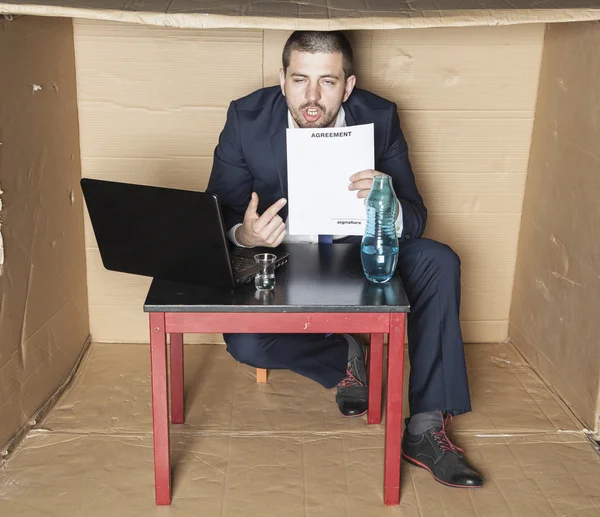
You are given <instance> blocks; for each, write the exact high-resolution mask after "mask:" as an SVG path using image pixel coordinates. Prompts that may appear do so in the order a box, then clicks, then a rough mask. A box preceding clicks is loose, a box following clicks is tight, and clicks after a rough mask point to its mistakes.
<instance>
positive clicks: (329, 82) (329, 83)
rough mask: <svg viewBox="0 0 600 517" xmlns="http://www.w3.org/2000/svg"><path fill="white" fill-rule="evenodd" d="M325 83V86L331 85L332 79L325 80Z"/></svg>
mask: <svg viewBox="0 0 600 517" xmlns="http://www.w3.org/2000/svg"><path fill="white" fill-rule="evenodd" d="M325 84H326V85H327V86H331V85H332V84H333V81H325Z"/></svg>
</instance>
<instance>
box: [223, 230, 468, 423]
mask: <svg viewBox="0 0 600 517" xmlns="http://www.w3.org/2000/svg"><path fill="white" fill-rule="evenodd" d="M332 245H333V246H335V244H332ZM398 273H399V275H400V278H401V279H402V282H403V284H404V288H405V290H406V294H407V296H408V300H409V302H410V305H411V312H410V313H409V314H408V355H409V361H410V377H409V394H408V401H409V406H410V414H411V415H414V414H416V413H421V412H424V411H444V412H446V413H451V414H453V415H458V414H461V413H465V412H467V411H470V410H471V404H470V397H469V387H468V380H467V369H466V365H465V357H464V349H463V341H462V335H461V330H460V323H459V310H460V259H459V257H458V255H457V254H456V253H455V252H454V251H453V250H452V249H451V248H450V247H449V246H447V245H445V244H441V243H439V242H437V241H433V240H430V239H422V238H420V239H407V240H404V241H402V242H401V243H400V245H399V252H398ZM223 337H224V339H225V343H226V344H227V350H228V351H229V353H230V354H231V355H232V356H233V357H234V358H235V359H236V360H237V361H239V362H242V363H245V364H248V365H250V366H253V367H255V368H267V369H288V370H292V371H294V372H296V373H298V374H300V375H303V376H305V377H308V378H310V379H312V380H314V381H316V382H318V383H320V384H321V385H323V386H324V387H325V388H332V387H334V386H335V385H336V384H337V383H338V382H339V381H340V380H342V378H343V377H344V375H345V372H346V363H347V355H348V344H347V342H346V340H345V339H344V338H343V337H342V336H340V335H324V334H224V336H223Z"/></svg>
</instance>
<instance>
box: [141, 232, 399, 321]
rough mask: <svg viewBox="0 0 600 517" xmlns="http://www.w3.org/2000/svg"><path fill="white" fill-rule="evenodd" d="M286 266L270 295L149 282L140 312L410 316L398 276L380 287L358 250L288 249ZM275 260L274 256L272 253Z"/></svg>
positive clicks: (350, 246) (248, 289) (246, 289)
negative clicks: (369, 277)
mask: <svg viewBox="0 0 600 517" xmlns="http://www.w3.org/2000/svg"><path fill="white" fill-rule="evenodd" d="M278 249H282V250H285V251H287V252H288V253H289V259H288V262H287V264H284V265H283V266H281V267H280V268H279V269H277V271H276V274H275V277H276V286H275V288H274V289H273V290H272V291H258V290H256V288H255V287H254V282H252V283H250V284H246V285H243V286H240V287H236V288H235V289H227V288H215V287H205V286H199V285H192V284H184V283H179V282H173V281H168V280H159V279H156V278H155V279H154V280H153V281H152V285H151V286H150V290H149V291H148V296H147V297H146V301H145V303H144V311H145V312H386V313H389V312H409V303H408V299H407V297H406V293H405V291H404V287H403V285H402V281H401V280H400V277H399V276H398V274H395V275H394V276H393V277H392V279H391V280H390V281H389V282H386V283H385V284H374V283H371V282H369V281H368V280H367V279H366V278H365V275H364V272H363V269H362V265H361V260H360V245H358V244H335V243H334V244H300V243H299V244H287V245H284V246H281V247H280V248H278ZM274 253H275V254H277V250H275V251H274Z"/></svg>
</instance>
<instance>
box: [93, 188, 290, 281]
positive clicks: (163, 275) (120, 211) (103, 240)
mask: <svg viewBox="0 0 600 517" xmlns="http://www.w3.org/2000/svg"><path fill="white" fill-rule="evenodd" d="M81 189H82V191H83V195H84V199H85V202H86V205H87V208H88V213H89V215H90V220H91V223H92V227H93V229H94V234H95V236H96V241H97V242H98V248H99V250H100V255H101V257H102V263H103V264H104V267H105V268H106V269H108V270H111V271H119V272H121V273H131V274H135V275H142V276H149V277H152V278H160V279H164V280H174V281H178V282H185V283H190V284H199V285H206V286H212V287H229V288H233V287H236V286H239V285H243V284H247V283H248V282H251V281H252V280H253V279H254V276H255V275H256V273H257V271H258V267H257V266H256V264H255V261H254V255H256V254H257V253H265V252H268V253H274V254H275V255H277V260H276V267H281V266H282V265H283V264H285V263H286V262H287V260H288V255H289V254H288V253H287V252H283V251H280V250H273V249H271V248H238V247H237V246H234V245H233V244H232V243H230V242H229V239H227V235H226V232H225V224H224V221H223V215H222V211H221V206H220V203H219V199H218V197H217V196H216V195H214V194H208V193H206V192H195V191H190V190H179V189H172V188H163V187H151V186H145V185H134V184H130V183H121V182H115V181H106V180H98V179H90V178H83V179H82V180H81Z"/></svg>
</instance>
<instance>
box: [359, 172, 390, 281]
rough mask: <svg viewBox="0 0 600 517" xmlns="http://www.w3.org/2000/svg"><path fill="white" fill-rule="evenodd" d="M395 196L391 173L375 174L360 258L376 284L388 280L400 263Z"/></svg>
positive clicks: (366, 274)
mask: <svg viewBox="0 0 600 517" xmlns="http://www.w3.org/2000/svg"><path fill="white" fill-rule="evenodd" d="M396 203H397V201H396V195H395V193H394V187H393V185H392V178H390V177H389V176H375V178H373V186H372V187H371V191H370V192H369V196H368V197H367V227H366V229H365V233H364V235H363V239H362V245H361V261H362V266H363V270H364V272H365V276H366V277H367V279H368V280H369V281H371V282H373V283H375V284H382V283H384V282H387V281H388V280H389V279H390V278H392V276H393V275H394V272H395V271H396V265H397V263H398V237H397V235H396V226H395V222H396V214H397V210H398V207H397V205H396Z"/></svg>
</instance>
